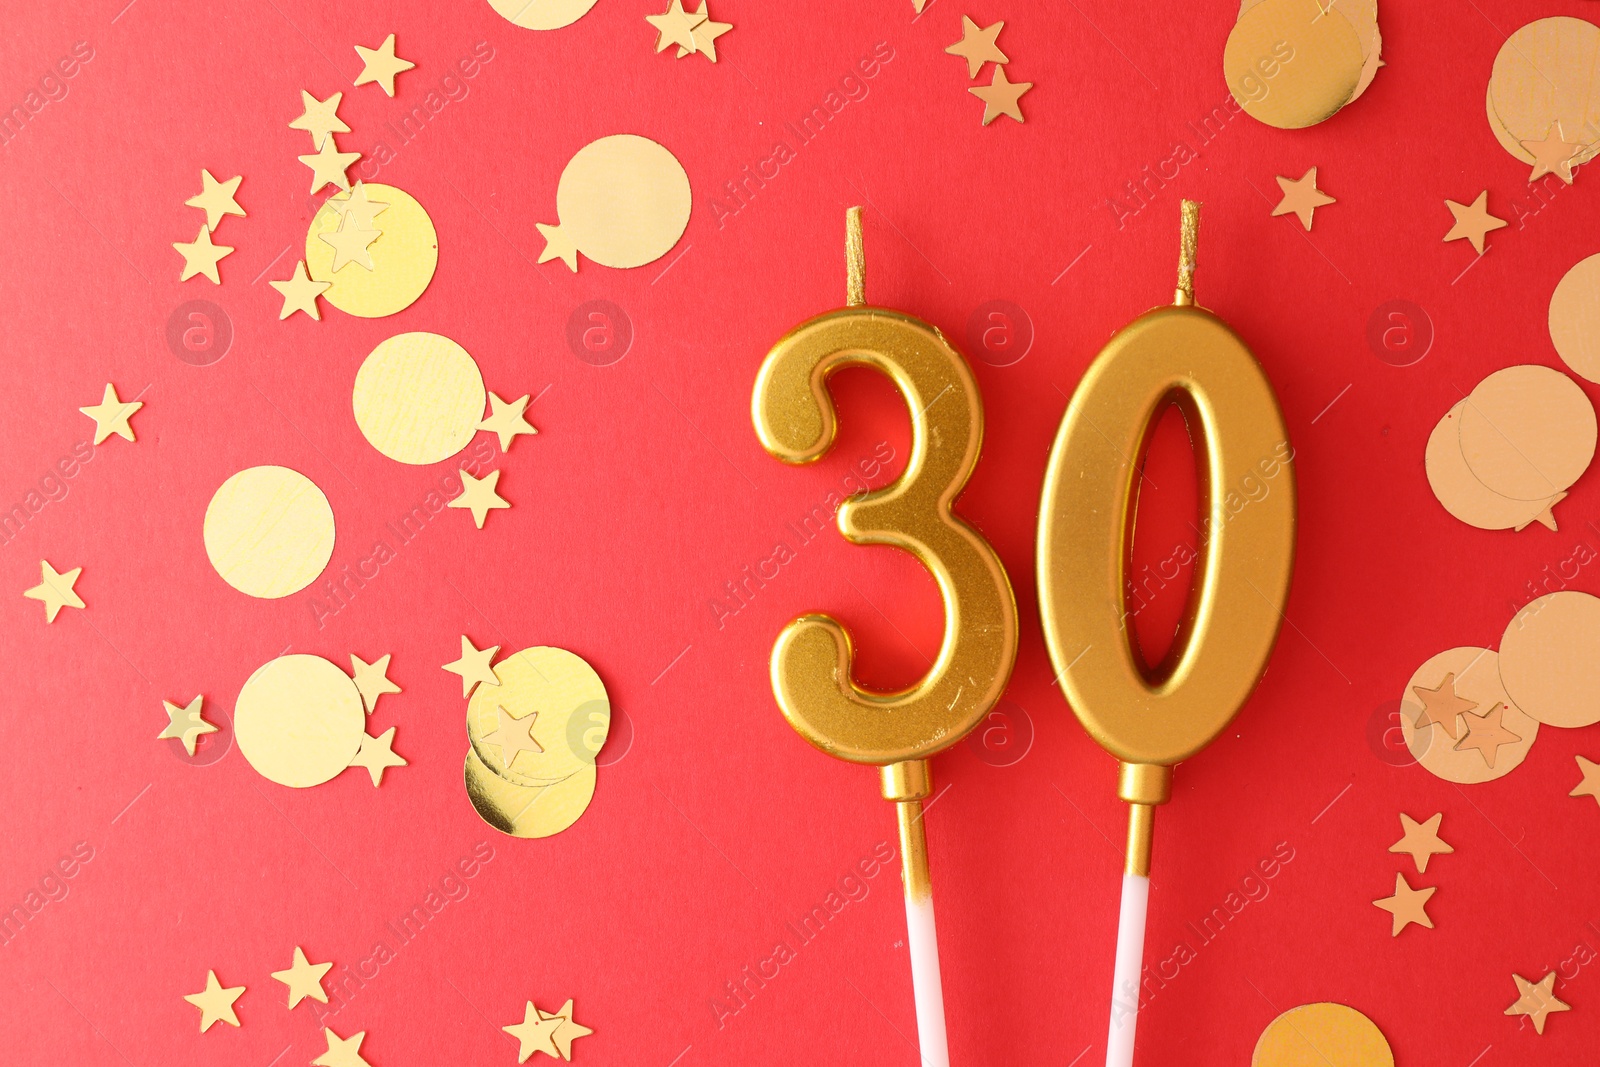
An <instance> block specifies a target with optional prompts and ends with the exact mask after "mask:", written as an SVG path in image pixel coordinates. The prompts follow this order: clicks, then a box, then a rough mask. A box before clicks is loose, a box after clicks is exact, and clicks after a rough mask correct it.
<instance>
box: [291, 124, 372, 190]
mask: <svg viewBox="0 0 1600 1067" xmlns="http://www.w3.org/2000/svg"><path fill="white" fill-rule="evenodd" d="M295 158H297V159H298V160H300V162H302V163H304V164H305V165H306V166H308V167H310V168H311V192H312V193H313V194H314V193H316V191H317V190H318V189H321V188H322V187H323V186H325V185H337V186H338V187H339V188H341V189H348V188H350V179H349V178H348V177H347V176H346V175H345V170H346V169H347V168H349V166H350V164H352V163H354V162H355V161H356V160H358V159H360V158H361V153H360V152H341V151H339V150H338V149H337V148H335V147H334V144H333V138H332V137H330V138H328V139H327V140H326V141H323V142H322V147H321V148H319V149H318V150H317V151H315V152H313V153H311V154H309V155H304V156H296V157H295Z"/></svg>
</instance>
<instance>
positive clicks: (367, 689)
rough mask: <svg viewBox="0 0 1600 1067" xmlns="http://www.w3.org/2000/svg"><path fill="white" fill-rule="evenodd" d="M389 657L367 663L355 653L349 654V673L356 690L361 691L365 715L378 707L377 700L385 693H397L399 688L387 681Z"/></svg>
mask: <svg viewBox="0 0 1600 1067" xmlns="http://www.w3.org/2000/svg"><path fill="white" fill-rule="evenodd" d="M391 658H392V654H391V655H390V656H379V657H378V658H377V659H375V660H373V661H372V662H371V663H368V662H367V661H366V660H364V659H362V658H361V657H360V656H358V655H356V654H355V653H353V652H352V653H351V654H350V672H351V673H352V674H353V675H355V679H356V688H357V689H359V690H360V691H361V702H362V703H363V704H365V705H366V706H367V714H369V715H370V714H372V709H373V708H375V707H377V706H378V698H379V697H381V696H383V694H385V693H398V692H400V687H399V686H398V685H395V684H394V683H393V682H391V681H389V660H390V659H391Z"/></svg>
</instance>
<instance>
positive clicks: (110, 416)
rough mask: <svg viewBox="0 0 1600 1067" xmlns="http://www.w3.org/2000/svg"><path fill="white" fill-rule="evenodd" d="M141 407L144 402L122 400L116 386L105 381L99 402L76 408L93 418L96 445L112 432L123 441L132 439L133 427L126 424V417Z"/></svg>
mask: <svg viewBox="0 0 1600 1067" xmlns="http://www.w3.org/2000/svg"><path fill="white" fill-rule="evenodd" d="M142 407H144V404H143V403H141V402H140V401H137V400H129V401H126V402H124V401H123V400H122V399H121V398H120V397H118V396H117V387H116V386H114V385H112V384H111V383H110V382H107V383H106V391H105V393H104V394H103V395H102V396H101V398H100V403H98V404H91V405H89V406H88V407H86V408H79V409H78V410H79V411H81V412H83V413H84V414H85V415H87V416H89V417H90V418H91V419H93V420H94V443H95V444H97V445H98V444H99V443H100V442H102V441H104V440H105V439H106V438H107V437H110V436H111V435H112V434H116V435H117V436H118V437H120V438H122V439H123V440H124V441H132V440H134V436H133V427H132V426H130V425H129V424H128V419H129V418H130V417H132V415H133V413H134V412H136V411H138V410H139V409H140V408H142Z"/></svg>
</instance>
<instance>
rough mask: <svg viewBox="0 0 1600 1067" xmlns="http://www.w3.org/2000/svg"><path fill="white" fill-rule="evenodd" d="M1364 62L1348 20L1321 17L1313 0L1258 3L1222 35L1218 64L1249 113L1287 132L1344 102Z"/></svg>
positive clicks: (1318, 118) (1320, 118)
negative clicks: (1225, 37) (1224, 43)
mask: <svg viewBox="0 0 1600 1067" xmlns="http://www.w3.org/2000/svg"><path fill="white" fill-rule="evenodd" d="M1365 61H1366V57H1365V56H1364V55H1363V54H1362V50H1361V41H1360V39H1359V38H1358V37H1357V35H1356V31H1355V29H1354V27H1352V26H1351V24H1350V21H1349V20H1348V19H1345V18H1342V17H1341V18H1327V17H1325V12H1324V11H1323V9H1322V7H1321V6H1320V5H1319V4H1318V0H1263V2H1262V3H1259V4H1257V5H1256V6H1255V7H1252V8H1251V9H1250V10H1248V11H1246V12H1245V13H1244V14H1243V15H1242V16H1241V17H1240V19H1239V21H1238V22H1237V23H1235V24H1234V27H1233V30H1232V32H1230V33H1229V34H1228V44H1227V47H1226V48H1225V49H1224V51H1223V54H1222V69H1223V74H1224V76H1225V78H1226V79H1227V83H1228V88H1229V89H1230V90H1231V91H1232V92H1233V96H1234V99H1236V100H1238V101H1239V105H1240V106H1241V107H1243V108H1244V110H1245V111H1246V112H1248V113H1249V114H1250V115H1251V117H1253V118H1255V119H1257V120H1259V121H1261V122H1264V123H1266V124H1267V125H1268V126H1276V127H1277V128H1279V129H1282V130H1293V129H1299V128H1301V127H1304V126H1311V125H1315V124H1316V123H1318V122H1321V121H1323V120H1324V119H1326V118H1329V117H1330V116H1332V115H1333V113H1334V112H1336V111H1338V110H1339V109H1340V108H1341V107H1343V106H1344V105H1345V104H1347V103H1349V102H1350V99H1351V97H1352V96H1353V95H1354V93H1355V90H1356V85H1357V84H1358V83H1359V82H1360V80H1361V69H1362V66H1363V64H1364V63H1365Z"/></svg>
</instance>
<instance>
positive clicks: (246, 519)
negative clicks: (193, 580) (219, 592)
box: [204, 466, 334, 600]
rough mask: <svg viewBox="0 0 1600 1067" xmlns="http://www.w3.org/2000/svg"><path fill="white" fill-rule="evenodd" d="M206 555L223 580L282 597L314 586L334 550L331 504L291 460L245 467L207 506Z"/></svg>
mask: <svg viewBox="0 0 1600 1067" xmlns="http://www.w3.org/2000/svg"><path fill="white" fill-rule="evenodd" d="M204 537H205V543H206V556H207V557H208V558H209V559H210V560H211V566H212V567H214V568H216V572H217V573H218V574H219V575H221V576H222V580H223V581H225V582H227V583H228V584H229V585H231V586H233V587H234V588H235V589H237V590H239V592H241V593H245V594H247V595H249V596H253V597H260V598H261V599H263V600H276V599H278V598H279V597H286V596H288V595H289V594H291V593H298V592H299V591H300V590H302V589H304V588H305V587H306V586H308V585H310V584H311V583H312V581H313V580H315V579H316V577H317V575H319V574H321V573H322V568H323V567H325V566H327V565H328V559H329V557H331V556H332V555H333V540H334V525H333V509H332V508H331V507H329V506H328V498H327V497H326V496H324V495H323V493H322V490H321V489H318V488H317V486H316V483H315V482H313V481H312V480H311V479H310V478H307V477H306V476H305V475H303V474H301V473H300V472H299V471H294V470H290V469H289V468H288V467H272V466H266V467H246V468H245V469H244V470H242V471H240V472H238V473H237V474H235V475H234V476H233V477H231V478H229V479H228V480H227V481H225V482H223V483H222V485H220V486H219V487H218V488H217V491H216V492H215V493H213V494H212V496H211V503H210V504H209V505H207V507H206V517H205V525H204Z"/></svg>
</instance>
